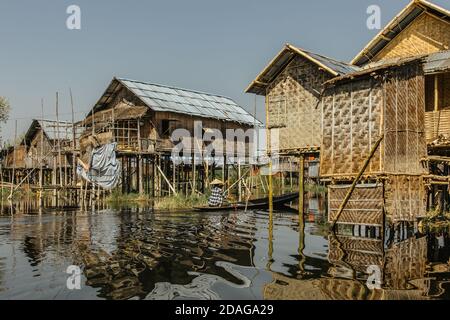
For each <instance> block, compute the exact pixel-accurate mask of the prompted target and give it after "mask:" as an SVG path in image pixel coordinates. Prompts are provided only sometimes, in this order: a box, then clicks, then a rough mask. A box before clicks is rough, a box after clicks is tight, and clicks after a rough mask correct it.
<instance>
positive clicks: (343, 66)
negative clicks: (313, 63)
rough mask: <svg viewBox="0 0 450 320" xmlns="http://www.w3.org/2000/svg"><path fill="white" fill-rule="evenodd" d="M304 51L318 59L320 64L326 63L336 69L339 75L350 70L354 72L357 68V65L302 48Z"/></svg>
mask: <svg viewBox="0 0 450 320" xmlns="http://www.w3.org/2000/svg"><path fill="white" fill-rule="evenodd" d="M303 51H304V52H305V53H307V54H308V55H310V56H311V57H313V58H314V59H316V60H317V61H320V62H321V63H322V64H324V65H326V66H327V67H329V68H330V69H332V70H334V71H336V72H337V73H338V74H339V75H344V74H347V73H350V72H355V71H358V70H359V67H357V66H354V65H351V64H348V63H346V62H342V61H337V60H334V59H332V58H329V57H325V56H322V55H320V54H317V53H314V52H309V51H305V50H303Z"/></svg>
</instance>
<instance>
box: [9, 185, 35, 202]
mask: <svg viewBox="0 0 450 320" xmlns="http://www.w3.org/2000/svg"><path fill="white" fill-rule="evenodd" d="M10 194H11V188H1V190H0V196H1V198H2V199H3V200H4V201H6V200H8V197H9V195H10ZM34 196H36V193H34V192H33V191H31V190H30V189H24V188H18V189H17V190H15V191H14V193H13V196H12V199H11V200H12V201H19V200H23V199H25V198H30V197H34Z"/></svg>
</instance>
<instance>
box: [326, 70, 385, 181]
mask: <svg viewBox="0 0 450 320" xmlns="http://www.w3.org/2000/svg"><path fill="white" fill-rule="evenodd" d="M322 101H323V104H322V106H323V128H324V129H323V139H322V149H321V151H322V156H321V159H320V160H321V162H320V169H321V174H322V175H323V176H339V175H341V176H345V175H352V174H356V173H357V172H358V171H359V170H360V168H361V167H362V165H363V163H364V161H365V159H366V158H367V156H368V154H369V152H370V149H371V147H372V145H373V144H374V143H375V141H376V140H377V139H378V137H379V134H380V132H381V119H382V113H383V109H382V107H383V91H382V87H381V84H380V83H377V82H376V81H375V80H373V79H363V80H360V81H355V82H352V83H344V84H341V85H338V86H336V87H334V88H330V89H328V90H326V92H325V94H324V97H323V100H322ZM381 161H382V158H381V148H379V149H378V150H377V151H376V153H375V155H374V157H373V158H372V160H371V162H370V166H369V168H368V169H367V170H366V172H367V173H371V172H380V167H381Z"/></svg>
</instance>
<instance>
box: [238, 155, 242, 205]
mask: <svg viewBox="0 0 450 320" xmlns="http://www.w3.org/2000/svg"><path fill="white" fill-rule="evenodd" d="M238 181H239V184H238V196H239V201H242V182H241V161H240V160H238Z"/></svg>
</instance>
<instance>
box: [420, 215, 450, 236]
mask: <svg viewBox="0 0 450 320" xmlns="http://www.w3.org/2000/svg"><path fill="white" fill-rule="evenodd" d="M419 226H420V227H421V228H422V229H423V231H425V232H439V231H444V230H450V213H448V212H447V213H442V214H441V213H439V212H438V211H429V212H428V213H427V217H426V218H425V219H423V220H422V221H420V223H419Z"/></svg>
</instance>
